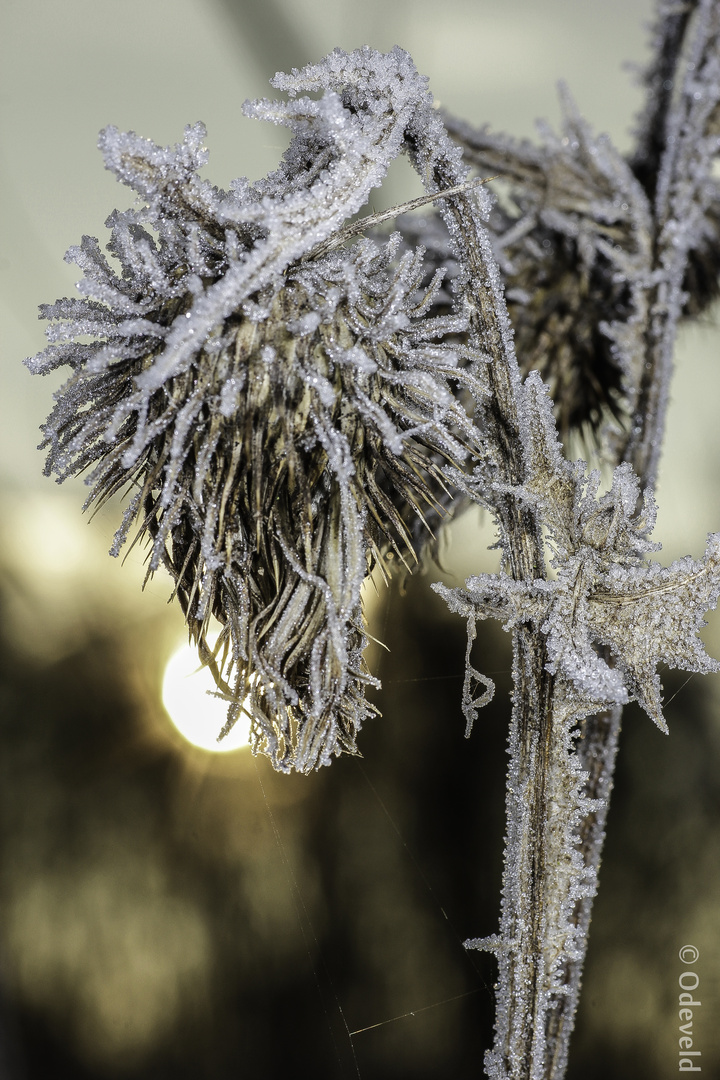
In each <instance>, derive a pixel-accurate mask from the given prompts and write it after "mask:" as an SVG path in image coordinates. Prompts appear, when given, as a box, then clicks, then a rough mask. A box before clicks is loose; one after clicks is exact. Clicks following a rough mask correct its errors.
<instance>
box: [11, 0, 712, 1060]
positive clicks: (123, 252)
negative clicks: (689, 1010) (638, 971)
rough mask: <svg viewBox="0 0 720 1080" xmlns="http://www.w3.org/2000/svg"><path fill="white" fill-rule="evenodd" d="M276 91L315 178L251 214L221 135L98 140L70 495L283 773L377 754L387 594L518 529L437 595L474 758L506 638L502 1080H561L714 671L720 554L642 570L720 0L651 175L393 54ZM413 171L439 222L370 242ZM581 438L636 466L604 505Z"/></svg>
mask: <svg viewBox="0 0 720 1080" xmlns="http://www.w3.org/2000/svg"><path fill="white" fill-rule="evenodd" d="M273 85H274V86H275V87H276V88H277V89H279V90H282V91H285V92H286V93H287V95H288V101H286V102H269V101H261V102H255V103H252V104H249V105H246V106H245V111H246V113H247V114H248V115H250V116H254V117H256V118H258V119H265V120H270V121H272V122H275V123H282V124H287V125H289V126H290V127H291V129H292V131H293V140H292V143H291V145H290V148H289V149H288V151H287V153H286V155H285V157H284V159H283V161H282V163H281V165H280V166H279V168H278V169H277V170H276V172H274V173H272V174H271V175H270V176H268V177H267V178H265V179H263V180H261V181H258V182H257V183H254V184H250V183H248V182H247V181H246V180H238V181H236V182H235V183H234V184H233V185H232V187H231V190H230V191H227V192H226V191H221V190H219V189H217V188H214V187H212V186H211V185H210V184H209V183H208V182H207V181H205V180H202V179H200V177H199V175H198V170H199V169H200V168H201V167H202V166H203V165H204V163H205V160H206V152H205V150H204V147H203V142H204V138H205V131H204V129H203V128H202V126H201V125H195V127H191V128H188V129H186V133H185V139H184V142H183V143H182V144H180V145H178V146H176V147H174V148H165V149H163V148H160V147H157V146H155V145H154V144H152V143H150V142H147V141H146V140H144V139H141V138H139V137H138V136H136V135H134V134H132V133H130V134H124V135H123V134H120V133H119V132H117V131H116V130H115V129H112V128H108V129H106V131H104V132H103V133H102V135H101V139H100V147H101V150H102V151H103V154H104V157H105V162H106V165H107V167H108V168H110V169H112V170H113V171H114V172H115V174H116V175H117V177H118V178H119V179H120V180H121V181H122V182H123V183H125V184H127V185H129V186H130V187H131V188H132V189H133V190H134V191H135V192H136V194H137V196H138V200H139V201H138V203H137V204H136V206H135V207H134V208H133V209H131V210H128V211H124V212H122V213H119V212H116V213H114V214H113V215H111V217H110V218H109V219H108V226H109V228H110V230H111V237H110V241H109V243H108V251H109V253H110V255H111V257H112V260H114V262H112V261H108V260H107V259H106V257H105V256H104V254H103V253H102V251H101V249H100V245H99V244H98V242H97V241H96V240H94V239H91V238H89V237H85V238H84V239H83V241H82V244H81V245H80V246H79V247H77V248H73V249H71V251H70V252H69V253H68V257H69V258H70V259H71V260H72V261H74V262H76V263H77V264H78V265H79V266H80V268H81V270H82V272H83V274H84V277H83V279H82V280H81V281H80V282H79V285H78V288H79V291H80V294H81V298H80V299H75V300H67V299H66V300H60V301H58V302H57V303H56V304H54V305H52V306H49V307H46V308H44V309H43V314H44V316H45V317H47V318H49V319H50V320H51V325H50V327H49V329H48V337H49V339H50V341H51V344H50V346H49V347H48V348H47V349H45V351H44V352H42V353H40V354H39V355H38V356H37V357H35V358H33V359H32V360H29V361H28V365H29V366H30V368H31V370H32V371H34V372H37V373H45V372H47V371H50V370H53V369H55V368H57V367H61V366H69V367H70V368H71V369H72V374H71V376H70V379H69V381H68V382H67V383H66V385H65V386H64V387H63V388H62V390H61V391H60V392H59V393H58V395H57V404H56V406H55V408H54V410H53V412H52V413H51V415H50V417H49V419H48V421H47V423H46V424H45V426H44V429H43V430H44V442H43V445H44V446H45V447H47V450H48V457H47V466H46V468H47V472H48V473H52V472H54V473H56V475H57V477H58V480H63V479H64V478H65V477H67V476H69V475H74V474H77V473H81V472H86V473H87V482H88V484H89V486H90V495H89V497H88V500H87V503H86V505H87V506H92V505H97V504H99V503H102V501H103V500H105V499H107V498H108V497H109V496H111V495H113V494H114V493H116V492H123V493H124V497H125V499H126V504H127V508H126V512H125V515H124V518H123V521H122V524H121V526H120V528H119V530H118V533H117V535H116V539H115V543H114V546H113V554H118V553H119V551H120V549H121V547H122V546H123V544H124V543H125V541H126V539H127V538H128V537H129V535H130V531H131V529H132V528H133V526H134V525H135V526H137V528H136V533H135V536H136V538H138V537H147V538H148V540H149V543H150V559H149V563H148V574H152V573H153V572H154V571H155V570H156V569H158V568H159V567H160V566H164V567H165V568H166V569H167V570H168V571H169V572H170V574H171V576H172V578H173V580H174V582H175V593H176V594H177V596H178V599H179V600H180V603H181V605H182V608H183V611H184V614H185V617H186V620H187V624H188V628H189V631H190V634H191V636H192V637H193V639H194V640H195V641H196V642H197V645H198V649H199V654H200V657H201V659H202V660H203V661H204V662H205V663H206V664H207V665H208V666H209V667H210V669H211V670H212V673H213V675H214V677H215V680H216V683H217V686H218V692H219V693H220V694H221V695H222V696H223V697H225V698H226V700H227V702H228V719H227V724H226V725H225V728H224V729H223V732H222V733H221V735H222V734H224V733H226V732H227V731H228V730H229V729H230V727H231V726H232V724H233V723H234V722H235V720H236V718H237V716H238V714H239V711H240V709H241V708H244V709H246V710H247V711H248V712H250V714H251V715H252V746H253V750H254V752H256V753H264V754H267V755H268V756H269V757H270V759H271V761H272V763H273V765H274V766H275V767H276V768H279V769H282V770H285V771H288V770H290V769H298V770H300V771H304V772H307V771H310V770H312V769H314V768H317V767H318V766H319V765H322V764H327V763H329V762H330V761H331V759H332V757H333V756H335V755H337V754H339V753H341V752H343V751H345V752H350V753H353V752H356V739H357V734H358V731H359V729H360V728H361V726H362V723H363V722H364V720H365V719H366V717H367V716H368V715H369V714H370V713H371V712H373V707H372V705H371V704H370V703H369V702H368V701H367V700H366V689H367V687H368V685H372V684H374V683H375V682H376V680H375V679H374V677H373V676H372V674H371V673H370V672H369V671H368V670H367V667H366V665H365V662H364V658H363V650H364V648H365V644H366V632H365V626H364V621H363V612H362V602H361V585H362V582H363V580H364V578H365V577H366V575H367V574H368V573H369V572H371V571H372V570H373V568H375V567H376V566H379V567H380V568H381V570H382V572H383V573H385V574H387V573H388V570H389V567H390V565H391V556H392V561H393V562H394V563H401V564H403V565H404V567H405V571H406V572H407V571H408V570H410V569H412V566H413V565H414V563H415V562H416V561H417V558H418V555H419V551H420V548H421V546H422V545H423V544H424V543H425V542H427V540H428V539H431V538H432V535H433V530H434V528H435V527H436V525H437V523H438V521H440V520H441V519H442V518H443V517H445V516H447V515H448V514H449V513H450V512H451V511H452V509H453V508H454V507H455V506H456V505H458V504H460V503H461V502H464V503H467V502H468V501H474V502H476V503H477V504H479V505H480V506H482V507H484V508H486V509H487V510H488V511H489V512H490V513H491V514H492V515H493V517H494V519H495V521H496V523H497V526H498V533H499V547H500V551H501V558H502V565H501V568H500V571H499V573H497V574H494V575H493V574H484V575H480V576H477V577H474V578H471V579H470V580H469V581H468V582H467V583H466V585H465V587H464V588H461V589H448V588H445V587H443V586H437V589H438V591H439V592H440V593H441V594H442V595H443V596H444V597H445V599H446V600H447V603H448V604H449V606H450V608H451V609H452V610H454V611H456V612H458V613H459V614H461V615H462V616H463V617H464V618H465V619H466V620H467V624H468V650H467V664H466V678H465V686H464V691H463V708H464V711H465V715H466V718H467V733H468V734H470V730H471V728H472V724H473V721H474V720H475V718H476V714H477V711H478V709H479V708H480V706H481V705H483V704H484V703H485V702H486V701H488V700H489V698H490V697H491V696H492V692H493V686H492V682H491V680H490V679H488V678H487V677H486V676H484V675H483V674H481V672H480V671H479V670H477V669H476V667H475V666H474V663H473V661H472V657H471V646H472V643H473V640H474V637H475V631H476V625H477V622H478V621H479V620H482V619H485V618H494V619H497V620H499V621H500V623H501V624H502V626H503V627H504V628H505V629H506V630H508V631H509V632H511V634H512V637H513V652H514V666H513V675H514V681H515V690H514V695H513V711H512V719H511V723H510V735H509V749H510V762H511V764H510V768H509V773H508V788H507V833H506V855H505V871H504V882H503V899H502V911H501V920H500V930H499V933H498V934H493V935H490V936H486V937H483V938H478V939H473V940H471V941H469V942H467V945H468V946H469V947H478V948H483V949H489V950H491V951H493V952H494V953H495V954H496V956H497V960H498V967H499V980H498V987H497V1016H496V1039H495V1045H494V1047H493V1049H492V1050H491V1051H489V1053H488V1055H487V1057H486V1063H485V1064H486V1070H487V1074H488V1076H490V1077H493V1078H514V1080H520V1078H527V1080H530V1078H532V1080H540V1078H543V1080H544V1078H559V1077H562V1076H563V1074H564V1072H565V1068H566V1064H567V1054H568V1046H569V1039H570V1033H571V1030H572V1024H573V1019H574V1015H575V1010H576V1007H577V1000H578V994H579V988H580V978H581V972H582V964H583V959H584V955H585V950H586V946H587V936H588V927H589V921H590V912H591V905H592V899H593V897H594V894H595V891H596V887H597V870H598V866H599V861H600V852H601V847H602V840H603V835H604V825H605V815H606V812H607V800H608V796H609V793H610V788H611V784H612V772H613V765H614V757H615V750H616V745H617V737H618V731H619V723H620V712H621V708H622V705H623V704H625V703H626V702H628V701H630V700H636V701H637V702H638V703H639V704H640V706H641V707H642V708H643V709H644V710H645V711H646V712H647V713H648V715H649V716H650V717H651V719H652V720H654V722H655V723H656V724H657V725H658V727H659V728H661V729H662V730H664V731H666V730H667V727H666V724H665V720H664V717H663V713H662V692H661V686H660V681H659V677H658V674H657V669H658V665H659V664H660V663H666V664H668V665H670V666H672V667H675V668H679V669H681V670H685V671H691V672H695V671H696V672H704V671H715V670H718V667H719V666H720V665H718V663H717V662H716V661H714V660H711V659H710V658H708V656H707V655H706V654H705V651H704V648H703V645H702V643H701V641H700V640H699V638H698V636H697V634H698V630H699V628H700V627H701V626H702V625H703V616H704V614H705V612H706V611H707V610H708V609H709V608H713V607H714V606H715V604H716V602H717V599H718V595H720V534H716V535H714V536H711V537H710V538H709V539H708V542H707V546H706V551H705V555H704V557H703V559H701V560H693V559H691V558H689V557H688V558H686V559H683V560H680V561H679V562H676V563H673V565H672V566H670V567H668V568H663V567H661V566H660V565H659V564H657V563H655V562H652V561H649V560H648V557H647V556H648V553H650V552H652V551H653V550H657V548H658V546H659V545H658V544H656V543H654V542H653V541H652V540H651V538H650V536H651V532H652V529H653V525H654V522H655V502H654V497H653V488H654V484H655V479H656V473H657V465H658V460H659V454H660V447H661V442H662V434H663V425H664V415H665V408H666V403H667V398H668V385H669V379H670V374H671V369H672V354H673V346H674V340H675V334H676V329H677V325H678V321H679V320H680V318H681V317H685V316H688V317H689V316H694V315H696V314H697V313H698V312H699V311H701V310H702V309H703V308H704V307H706V306H707V304H708V303H709V302H710V300H711V299H712V298H713V297H714V296H715V294H716V292H717V251H718V245H719V243H720V237H718V223H719V222H720V211H719V209H718V208H719V207H720V190H719V189H718V185H717V182H716V180H715V179H714V177H713V165H714V161H715V157H716V154H717V151H718V147H719V145H720V142H719V140H720V109H719V103H720V3H719V2H718V0H703V2H699V3H693V2H687V3H685V4H679V5H678V4H667V3H664V2H663V3H660V4H659V7H658V13H657V19H656V26H655V38H654V60H653V62H652V64H651V66H650V68H649V70H648V73H647V75H646V86H647V106H646V109H645V112H644V114H643V116H642V117H641V120H640V125H639V130H638V135H637V147H636V150H635V152H634V154H633V155H632V156H631V157H630V158H629V159H627V160H626V159H624V158H623V157H622V156H621V155H619V154H618V153H617V151H616V150H615V149H614V148H613V147H612V145H611V144H610V142H609V141H608V140H607V139H606V138H596V137H595V136H594V135H593V133H592V132H591V130H590V128H589V127H588V125H587V124H586V123H585V121H584V120H583V119H582V118H581V117H580V116H579V115H578V113H577V111H576V109H575V107H574V105H573V103H572V101H571V99H570V97H569V94H568V93H567V91H563V107H564V113H565V128H564V132H563V134H562V135H561V136H559V137H558V136H555V135H554V134H553V133H552V132H550V131H548V130H543V132H542V136H543V141H542V143H541V144H540V145H539V146H530V145H528V144H525V143H517V142H515V141H514V140H512V139H509V138H507V137H504V136H495V135H491V134H489V133H488V132H487V131H485V130H484V129H481V130H477V129H474V128H471V127H470V126H468V125H467V124H465V123H462V122H460V121H457V120H455V119H454V118H452V117H449V116H441V114H440V113H439V111H438V110H437V109H435V108H434V105H433V100H432V96H431V94H430V93H429V91H428V88H427V85H426V80H424V79H423V78H422V77H421V76H420V75H418V73H417V72H416V70H415V68H414V66H413V64H412V61H411V60H410V58H409V56H408V55H407V54H406V53H404V52H403V51H402V50H401V49H399V48H395V49H394V50H393V51H392V52H391V53H389V54H385V55H383V54H380V53H377V52H374V51H373V50H371V49H369V48H367V47H365V48H363V49H360V50H358V51H356V52H354V53H352V54H347V53H344V52H341V51H340V50H336V51H335V52H333V53H332V54H330V55H329V56H328V57H326V58H325V59H324V60H322V61H321V62H320V63H319V64H316V65H311V66H309V67H307V68H305V69H303V70H302V71H293V72H292V74H291V75H277V76H276V77H275V79H274V80H273ZM309 94H315V95H318V94H319V95H320V96H319V97H317V96H316V97H310V96H306V95H309ZM401 153H404V154H407V155H408V157H409V159H410V161H411V163H412V165H413V167H414V168H415V169H416V171H417V173H418V175H419V177H420V179H421V181H422V183H423V185H424V187H425V190H426V192H427V201H432V202H434V204H435V207H436V209H435V211H434V213H432V214H428V213H426V214H425V215H424V217H423V221H422V222H418V221H417V220H416V219H415V218H413V216H412V215H411V214H409V213H407V211H408V210H409V209H410V208H411V207H412V206H413V205H417V204H418V203H419V202H423V201H425V200H415V202H414V204H406V205H405V206H403V207H399V208H396V210H395V211H394V216H396V218H397V222H396V226H397V227H396V231H395V232H393V233H391V234H390V235H387V234H386V233H382V232H381V231H380V228H379V227H380V225H381V224H382V222H381V220H380V219H381V218H384V219H387V218H390V217H391V216H393V215H390V214H386V215H375V216H374V215H368V216H367V217H365V218H360V219H359V220H356V221H354V222H352V223H350V219H351V218H352V217H353V215H355V214H356V213H357V212H358V211H361V210H362V208H363V206H364V205H365V204H366V203H367V200H368V197H369V195H370V192H371V190H372V188H374V187H376V186H378V185H379V184H380V183H381V182H382V179H383V177H384V175H385V173H386V171H387V169H388V167H389V165H390V163H391V162H392V160H393V159H394V158H395V157H396V156H398V155H399V154H401ZM474 169H476V170H479V173H480V176H481V177H484V176H487V175H488V174H489V173H493V174H497V175H498V176H499V177H500V178H501V184H502V187H501V198H500V200H499V201H498V202H495V203H493V201H492V199H491V197H490V196H489V195H488V193H487V190H486V189H485V188H484V187H482V186H481V185H480V184H478V183H477V178H475V177H472V176H470V173H471V170H474ZM363 234H365V235H363ZM78 338H81V339H83V340H82V341H78V340H76V339H78ZM516 346H517V355H516ZM570 436H572V437H573V438H579V439H581V440H583V441H584V444H585V446H586V447H587V450H588V455H589V456H592V455H596V456H598V457H599V460H601V461H602V462H603V463H604V464H605V465H607V466H610V468H611V469H612V480H611V483H610V486H609V488H608V490H607V491H605V492H604V493H601V491H600V473H599V471H598V470H597V469H591V468H590V466H589V465H587V464H586V462H584V461H569V460H568V459H567V458H566V457H565V456H564V455H563V441H565V442H567V440H568V438H569V437H570ZM561 440H562V441H561ZM212 616H214V617H215V618H216V619H218V620H219V622H220V624H221V626H222V631H221V634H220V637H219V639H218V642H217V644H216V645H215V646H214V647H213V648H211V647H210V645H209V643H208V640H207V636H208V623H209V619H210V618H211V617H212Z"/></svg>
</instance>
